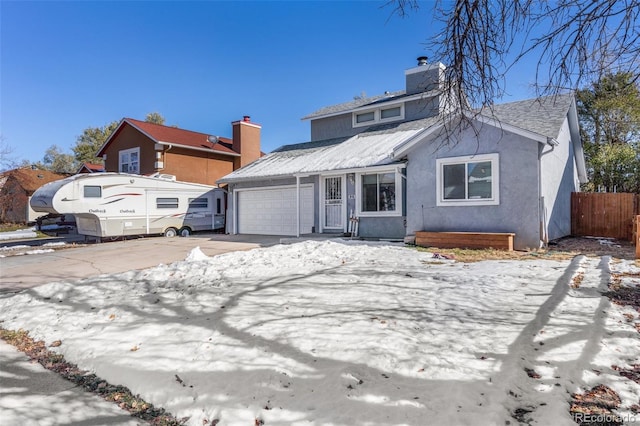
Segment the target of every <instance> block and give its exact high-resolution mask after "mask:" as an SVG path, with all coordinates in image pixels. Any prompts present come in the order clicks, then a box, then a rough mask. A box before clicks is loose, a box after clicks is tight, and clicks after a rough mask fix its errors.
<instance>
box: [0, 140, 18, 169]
mask: <svg viewBox="0 0 640 426" xmlns="http://www.w3.org/2000/svg"><path fill="white" fill-rule="evenodd" d="M12 155H13V148H12V147H11V146H9V144H7V142H6V140H5V138H4V137H3V136H2V135H0V171H3V170H7V169H10V168H12V167H13V166H15V164H16V161H15V159H14V158H13V157H12Z"/></svg>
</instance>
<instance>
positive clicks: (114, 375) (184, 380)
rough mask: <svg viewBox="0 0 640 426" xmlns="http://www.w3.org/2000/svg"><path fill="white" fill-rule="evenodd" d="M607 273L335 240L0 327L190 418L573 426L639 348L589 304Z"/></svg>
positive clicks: (11, 303)
mask: <svg viewBox="0 0 640 426" xmlns="http://www.w3.org/2000/svg"><path fill="white" fill-rule="evenodd" d="M607 268H608V263H607V262H604V263H596V264H594V263H593V262H591V261H590V260H588V259H586V258H584V257H582V258H577V259H575V260H574V261H572V262H569V261H545V260H533V261H512V260H508V261H486V262H478V263H471V264H461V263H457V262H453V261H447V260H445V261H442V260H437V261H435V260H434V259H433V258H432V254H431V253H426V252H419V251H417V250H415V249H411V248H406V247H403V246H401V245H390V244H362V243H358V242H339V241H322V242H320V241H306V242H301V243H297V244H292V245H278V246H274V247H270V248H263V249H255V250H251V251H246V252H234V253H226V254H223V255H219V256H215V257H212V258H209V257H207V256H206V255H204V254H203V253H202V251H200V249H199V248H197V249H194V250H193V251H192V252H191V253H190V254H189V255H188V257H187V259H186V260H185V261H183V262H176V263H173V264H171V265H159V266H157V267H154V268H150V269H147V270H143V271H130V272H127V273H123V274H117V275H103V276H99V277H95V278H91V279H87V280H83V281H79V282H75V283H71V282H59V283H52V284H48V285H45V286H41V287H37V288H34V289H30V290H26V291H24V292H21V293H18V294H15V295H13V296H12V297H4V298H2V299H0V320H2V321H3V323H2V326H3V327H5V328H11V329H18V328H24V329H27V330H30V332H31V335H32V336H33V337H35V338H36V339H43V340H45V341H46V342H52V341H54V340H58V339H59V340H61V341H62V345H61V346H60V347H58V348H56V350H59V351H60V352H61V353H63V354H64V355H65V357H66V358H67V360H68V361H70V362H74V363H77V364H78V365H79V367H80V368H83V369H87V370H90V371H93V372H95V373H96V374H97V375H98V376H100V377H103V378H105V379H106V380H108V381H109V382H111V383H114V384H122V385H125V386H127V387H128V388H129V389H130V390H131V391H132V392H133V393H134V394H140V396H141V397H143V398H144V399H145V400H147V401H149V402H151V403H153V404H156V405H158V406H162V407H164V408H166V409H167V410H168V411H170V412H171V413H172V414H174V415H175V416H177V417H179V418H181V417H189V418H190V420H189V424H190V425H202V424H203V421H204V420H208V421H210V422H211V421H213V420H214V419H219V420H220V421H221V424H225V425H247V424H255V421H256V419H260V420H263V421H264V422H265V424H267V425H269V424H291V425H297V424H316V425H327V424H331V425H364V424H367V425H387V424H407V425H422V424H425V422H427V420H426V419H429V421H428V422H432V423H438V424H475V425H493V424H505V422H506V421H510V422H511V423H512V424H515V420H514V419H513V418H512V416H513V414H514V413H515V412H516V410H518V409H523V408H524V409H526V410H529V411H531V413H529V414H528V416H529V418H530V419H531V420H532V421H533V422H534V423H535V422H537V423H538V424H555V425H574V424H575V423H574V422H573V421H572V419H571V417H570V415H569V412H568V408H569V399H570V393H572V392H575V391H577V390H579V389H580V388H581V387H583V386H585V385H587V384H589V381H590V380H591V377H590V376H588V371H591V370H592V369H593V368H596V367H595V366H598V368H601V369H602V370H604V365H606V364H607V363H611V362H619V359H620V358H619V357H620V356H623V357H624V356H632V355H634V354H635V356H636V358H637V355H638V354H639V353H640V347H638V342H637V340H638V339H637V334H636V335H631V334H630V333H627V334H628V336H626V335H624V333H622V332H621V331H618V328H617V327H619V324H618V323H617V322H616V317H615V315H617V314H615V312H617V308H616V307H614V306H610V305H609V304H608V302H607V301H606V299H602V298H601V297H599V292H600V291H602V290H603V286H605V285H606V279H605V278H604V277H605V276H607V274H608V269H607ZM578 271H582V273H583V274H584V280H583V285H582V286H581V287H580V288H576V289H573V288H571V282H572V278H573V277H574V276H575V275H576V273H578ZM603 300H604V301H603ZM625 325H626V324H625ZM627 327H629V326H628V325H627ZM591 328H593V330H591ZM627 337H629V338H631V339H632V340H633V339H635V341H629V340H628V339H627ZM620 339H622V340H620ZM625 339H626V340H625ZM601 342H604V343H601ZM598 357H601V358H602V359H600V358H598ZM600 366H602V367H600ZM527 371H534V372H535V373H536V374H537V375H539V378H533V377H531V375H530V373H527ZM599 378H602V376H600V377H599ZM609 379H611V380H613V374H612V375H611V377H609V376H607V380H609ZM625 386H627V387H626V388H623V386H622V385H620V386H618V389H619V390H620V392H623V393H624V392H627V394H625V395H624V399H625V401H626V402H625V403H626V404H627V405H629V401H631V400H633V398H635V400H636V402H637V400H638V396H639V395H640V391H638V389H637V386H635V387H633V386H629V385H625Z"/></svg>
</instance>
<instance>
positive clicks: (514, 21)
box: [388, 0, 640, 107]
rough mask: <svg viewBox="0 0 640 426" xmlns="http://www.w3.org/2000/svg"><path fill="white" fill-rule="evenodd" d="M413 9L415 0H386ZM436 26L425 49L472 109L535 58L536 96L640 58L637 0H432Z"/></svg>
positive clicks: (402, 11)
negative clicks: (438, 26) (521, 64)
mask: <svg viewBox="0 0 640 426" xmlns="http://www.w3.org/2000/svg"><path fill="white" fill-rule="evenodd" d="M388 4H389V5H392V7H393V8H394V13H397V14H398V15H400V16H404V15H406V14H409V13H412V11H415V10H416V9H418V8H419V7H421V6H422V3H420V1H419V0H391V1H389V2H388ZM427 4H429V5H433V11H434V16H435V18H436V20H438V21H440V22H441V23H442V26H441V30H440V31H439V33H437V34H436V35H435V36H434V37H433V38H431V39H429V40H427V43H426V47H427V49H428V50H430V51H431V52H432V53H431V55H432V57H436V58H437V59H438V60H439V61H441V62H443V63H444V64H445V65H447V71H446V73H447V77H448V79H447V81H448V82H449V84H450V87H449V91H450V93H451V94H452V95H453V96H454V97H455V98H456V99H457V100H458V101H460V102H466V103H467V104H468V105H470V106H472V107H491V105H492V104H493V102H494V100H495V99H496V98H499V97H501V96H502V95H504V90H505V80H504V79H505V74H506V72H507V71H508V70H509V69H510V68H511V67H512V66H513V65H514V64H516V63H519V62H521V61H523V60H524V59H525V58H527V59H530V58H533V59H534V62H535V63H536V83H535V89H536V93H537V94H538V95H539V96H543V95H556V94H558V93H560V92H562V91H565V90H567V89H577V88H579V87H580V86H581V85H584V84H585V83H589V82H591V81H595V80H597V79H598V78H600V77H601V76H602V75H603V74H605V73H607V72H630V71H631V72H633V71H635V70H636V69H637V66H638V64H639V62H640V61H639V59H640V31H638V27H637V24H636V22H637V20H638V17H639V16H640V0H600V1H594V0H557V1H554V2H553V1H552V2H547V1H538V0H453V1H447V0H444V1H443V0H437V1H436V2H435V3H427ZM634 75H636V79H637V78H638V77H637V73H634Z"/></svg>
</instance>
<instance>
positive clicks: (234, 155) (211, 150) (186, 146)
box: [156, 141, 240, 157]
mask: <svg viewBox="0 0 640 426" xmlns="http://www.w3.org/2000/svg"><path fill="white" fill-rule="evenodd" d="M156 143H157V144H159V145H165V146H169V147H178V148H184V149H192V150H194V151H202V152H213V153H216V154H220V155H228V156H230V157H240V154H238V153H235V152H225V151H216V150H215V149H207V148H197V147H195V146H189V145H182V144H179V143H173V142H163V141H158V142H156Z"/></svg>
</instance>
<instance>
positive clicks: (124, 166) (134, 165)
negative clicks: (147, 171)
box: [118, 148, 140, 174]
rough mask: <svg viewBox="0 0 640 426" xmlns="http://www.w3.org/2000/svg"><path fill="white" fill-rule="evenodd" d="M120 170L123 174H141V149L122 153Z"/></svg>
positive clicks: (132, 149) (126, 150) (127, 150)
mask: <svg viewBox="0 0 640 426" xmlns="http://www.w3.org/2000/svg"><path fill="white" fill-rule="evenodd" d="M118 170H120V172H121V173H134V174H138V173H140V148H131V149H125V150H123V151H120V164H119V165H118Z"/></svg>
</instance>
